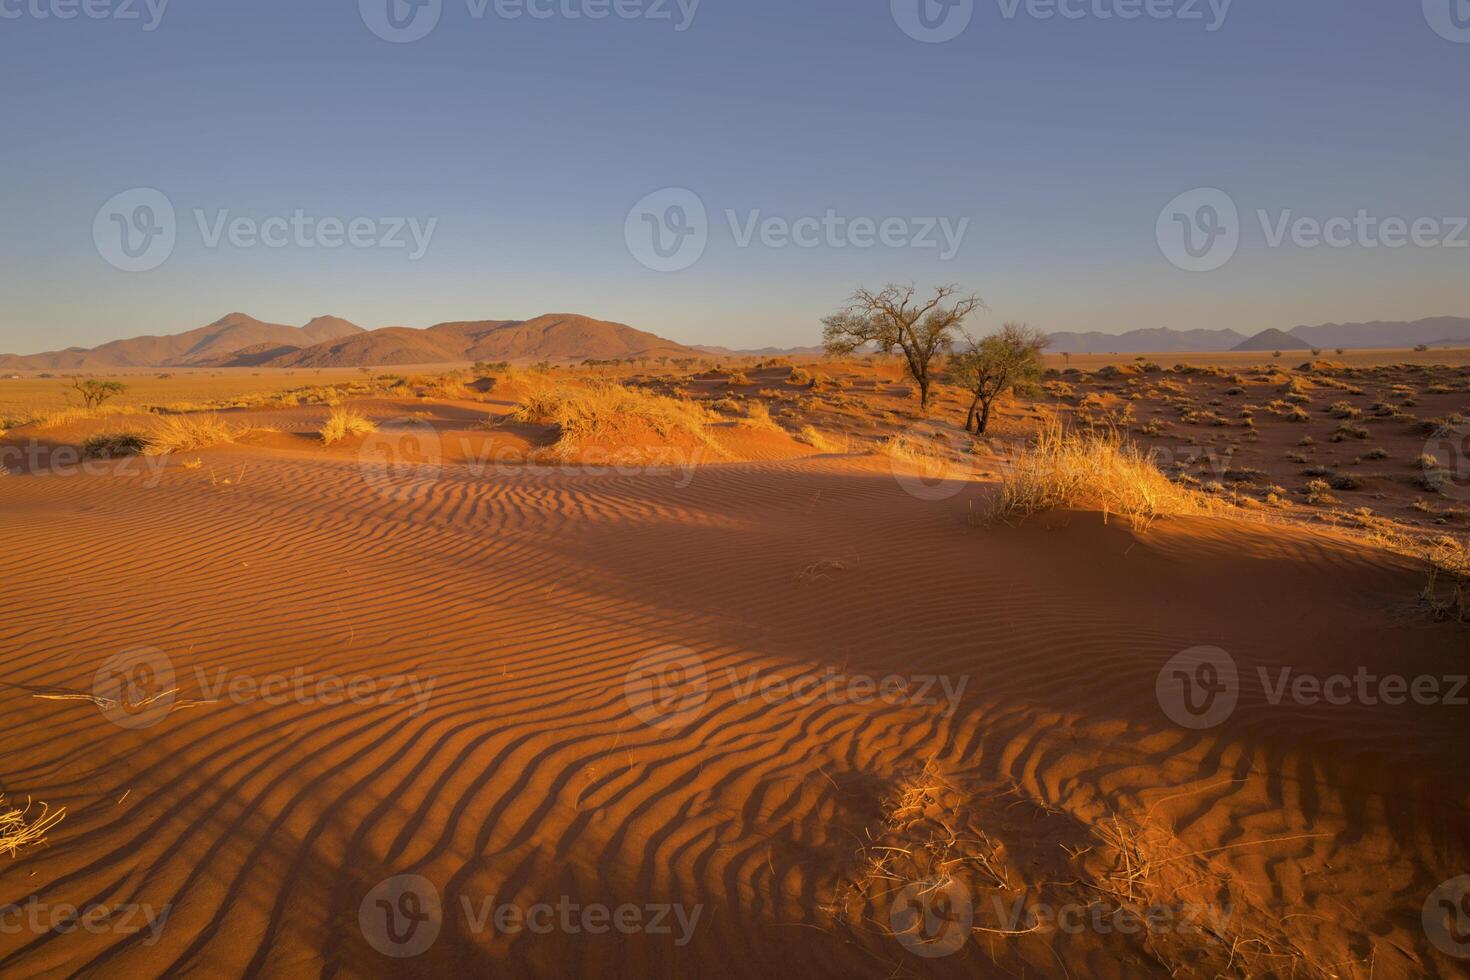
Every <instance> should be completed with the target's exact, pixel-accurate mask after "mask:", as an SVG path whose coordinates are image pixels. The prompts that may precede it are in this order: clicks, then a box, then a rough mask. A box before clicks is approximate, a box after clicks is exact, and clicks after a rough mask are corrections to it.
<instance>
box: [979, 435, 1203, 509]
mask: <svg viewBox="0 0 1470 980" xmlns="http://www.w3.org/2000/svg"><path fill="white" fill-rule="evenodd" d="M1079 506H1091V507H1100V508H1101V509H1102V510H1103V511H1104V512H1105V513H1107V514H1120V515H1122V516H1124V517H1126V518H1129V519H1130V520H1133V521H1135V522H1137V523H1139V524H1140V525H1144V526H1146V525H1148V524H1149V523H1151V522H1152V521H1153V520H1155V519H1156V518H1159V517H1164V516H1170V515H1180V514H1204V513H1207V512H1208V511H1209V509H1210V505H1209V503H1208V501H1206V500H1205V499H1204V498H1203V497H1201V496H1200V495H1198V494H1196V493H1193V492H1191V491H1189V490H1187V489H1185V488H1184V487H1181V486H1179V485H1177V484H1175V483H1174V482H1172V481H1171V480H1170V479H1169V478H1168V477H1167V476H1165V475H1164V474H1163V473H1162V472H1161V471H1160V470H1159V468H1158V467H1157V466H1155V465H1154V463H1153V461H1152V460H1151V459H1149V458H1148V456H1147V455H1145V454H1144V453H1143V452H1142V451H1141V450H1140V449H1139V448H1138V447H1137V446H1135V445H1134V444H1133V443H1131V442H1129V441H1127V440H1126V439H1124V438H1123V437H1122V436H1120V435H1119V434H1118V433H1117V432H1116V431H1114V430H1110V429H1095V430H1091V431H1086V432H1081V431H1077V430H1070V429H1066V428H1064V427H1063V426H1062V423H1061V421H1060V420H1058V419H1056V418H1055V417H1052V418H1050V419H1048V420H1047V421H1046V422H1044V423H1043V424H1042V427H1041V431H1040V432H1039V433H1038V435H1037V437H1036V440H1035V442H1034V443H1033V444H1032V445H1031V446H1030V447H1028V448H1027V449H1025V450H1024V451H1023V452H1021V453H1020V454H1019V455H1017V456H1015V457H1014V458H1013V459H1012V460H1011V461H1010V466H1009V468H1008V470H1007V471H1006V472H1005V474H1004V476H1003V479H1002V483H1001V488H1000V493H999V494H998V495H997V497H996V498H995V500H994V502H993V504H992V507H991V512H990V516H991V517H992V518H993V519H997V520H1003V521H1004V520H1012V519H1017V518H1021V517H1025V516H1026V515H1028V514H1034V513H1037V512H1039V511H1046V510H1057V509H1061V508H1066V507H1079Z"/></svg>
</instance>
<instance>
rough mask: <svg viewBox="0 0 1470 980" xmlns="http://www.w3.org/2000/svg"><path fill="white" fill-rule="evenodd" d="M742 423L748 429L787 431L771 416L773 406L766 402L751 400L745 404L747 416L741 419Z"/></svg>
mask: <svg viewBox="0 0 1470 980" xmlns="http://www.w3.org/2000/svg"><path fill="white" fill-rule="evenodd" d="M740 424H741V425H742V426H744V427H745V428H747V429H763V430H765V431H768V432H784V431H786V430H784V429H782V428H781V427H780V426H779V425H777V424H776V420H775V419H773V418H771V408H770V406H769V405H767V404H766V403H765V402H751V403H750V404H749V405H747V406H745V418H743V419H741V420H740Z"/></svg>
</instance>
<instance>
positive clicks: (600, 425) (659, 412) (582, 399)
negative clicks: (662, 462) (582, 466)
mask: <svg viewBox="0 0 1470 980" xmlns="http://www.w3.org/2000/svg"><path fill="white" fill-rule="evenodd" d="M510 419H511V420H512V421H516V422H526V423H530V424H532V425H554V426H556V427H557V428H558V429H559V430H560V432H561V437H560V439H559V440H558V442H557V450H558V451H559V452H561V453H563V454H566V453H570V452H573V451H575V449H576V447H577V445H578V444H580V443H583V442H590V441H604V440H612V441H616V440H619V439H623V438H627V437H628V436H630V435H637V434H639V432H640V430H643V431H647V430H650V429H651V430H652V431H653V432H655V433H656V434H658V435H659V436H660V437H663V438H669V437H671V436H678V435H684V436H688V437H690V438H692V439H694V440H695V441H697V442H699V443H703V444H705V445H709V446H713V445H714V443H713V442H712V441H711V439H710V435H709V432H708V429H707V427H708V425H709V423H710V421H711V415H710V413H709V411H708V410H707V409H705V407H704V406H703V405H700V404H699V403H697V402H694V401H691V400H689V399H687V398H670V397H668V396H666V395H656V394H652V393H650V392H647V391H640V390H638V389H636V388H628V387H625V386H623V385H620V384H617V383H615V382H611V381H593V382H590V383H589V384H586V385H572V384H556V385H549V386H545V387H542V388H539V389H536V390H534V391H532V392H531V393H530V394H529V395H527V396H526V397H525V399H524V400H523V401H522V403H521V406H520V408H518V409H516V411H515V412H513V413H511V416H510Z"/></svg>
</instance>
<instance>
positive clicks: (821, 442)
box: [792, 425, 847, 453]
mask: <svg viewBox="0 0 1470 980" xmlns="http://www.w3.org/2000/svg"><path fill="white" fill-rule="evenodd" d="M792 438H793V439H795V440H796V441H797V442H799V443H801V444H802V445H805V446H811V447H812V448H813V449H815V450H817V451H818V452H824V453H836V452H846V451H847V441H846V439H843V440H837V439H834V438H831V437H830V436H827V435H825V434H824V433H822V432H819V431H818V430H817V428H816V427H815V426H811V425H804V426H802V427H801V429H800V430H799V431H798V432H797V433H796V434H795V435H794V436H792Z"/></svg>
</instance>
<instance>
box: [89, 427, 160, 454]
mask: <svg viewBox="0 0 1470 980" xmlns="http://www.w3.org/2000/svg"><path fill="white" fill-rule="evenodd" d="M146 448H148V441H147V440H146V439H145V438H143V437H142V436H140V435H138V434H137V433H136V432H104V433H102V434H101V435H95V436H90V437H88V438H87V439H85V440H83V442H82V455H83V456H85V457H87V458H88V459H117V458H119V457H122V456H136V455H138V454H139V453H141V452H143V450H145V449H146Z"/></svg>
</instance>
